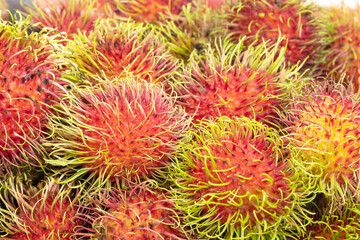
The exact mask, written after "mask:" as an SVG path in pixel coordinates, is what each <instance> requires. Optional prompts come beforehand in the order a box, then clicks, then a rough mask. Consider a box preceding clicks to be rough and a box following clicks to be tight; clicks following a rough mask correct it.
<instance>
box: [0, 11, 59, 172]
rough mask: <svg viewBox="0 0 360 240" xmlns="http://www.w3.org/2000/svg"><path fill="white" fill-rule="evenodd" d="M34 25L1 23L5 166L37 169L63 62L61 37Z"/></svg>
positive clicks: (1, 155) (0, 154) (0, 124)
mask: <svg viewBox="0 0 360 240" xmlns="http://www.w3.org/2000/svg"><path fill="white" fill-rule="evenodd" d="M34 28H36V26H35V27H31V26H30V25H29V19H28V18H26V19H23V18H22V17H21V15H20V19H19V20H18V21H16V22H5V21H3V20H0V161H1V162H2V164H3V165H4V166H5V168H7V167H9V164H17V163H19V162H23V163H30V164H38V163H39V162H40V161H41V158H42V157H43V156H42V152H43V150H44V149H43V147H42V146H41V143H40V142H41V140H42V139H43V137H44V134H43V131H44V128H45V123H46V121H47V118H46V115H47V113H48V112H49V111H50V110H51V106H52V105H54V104H55V103H56V102H57V101H58V100H59V97H60V94H61V92H62V91H63V90H62V87H61V85H62V82H63V81H62V80H61V79H60V75H61V71H62V70H63V69H64V68H63V67H62V65H63V64H64V61H63V60H61V59H60V58H59V57H58V56H57V52H56V51H57V50H59V49H60V47H59V46H60V44H59V41H57V40H56V38H58V36H57V35H51V36H50V35H48V34H47V33H44V32H43V31H42V30H41V29H40V31H39V32H37V31H32V29H34Z"/></svg>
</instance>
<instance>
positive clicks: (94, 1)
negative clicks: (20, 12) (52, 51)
mask: <svg viewBox="0 0 360 240" xmlns="http://www.w3.org/2000/svg"><path fill="white" fill-rule="evenodd" d="M105 5H106V3H105V2H104V1H99V0H55V1H47V0H34V1H32V4H31V5H26V6H25V7H24V9H25V11H26V12H27V13H29V15H30V16H31V19H32V21H33V22H35V23H38V22H39V23H41V24H42V25H43V26H44V27H51V28H54V29H57V30H59V31H60V32H65V33H67V34H68V38H69V39H72V38H73V35H74V34H77V33H78V31H82V32H86V33H89V32H90V31H92V30H93V29H94V23H95V21H96V20H98V19H99V18H104V17H106V14H105V10H104V8H105Z"/></svg>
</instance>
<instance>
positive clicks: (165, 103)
mask: <svg viewBox="0 0 360 240" xmlns="http://www.w3.org/2000/svg"><path fill="white" fill-rule="evenodd" d="M74 91H75V89H74ZM75 95H77V96H78V97H75ZM58 110H59V113H61V114H62V116H61V117H58V116H56V115H54V116H53V117H51V119H52V125H51V126H50V129H52V131H53V134H54V135H53V136H54V139H52V140H49V142H48V143H46V144H45V145H47V146H50V147H51V148H52V150H53V152H52V154H51V158H50V159H48V160H47V161H48V163H50V164H53V165H60V166H64V165H70V166H78V165H82V166H83V167H85V168H86V169H88V170H90V171H93V172H96V173H97V174H99V175H101V176H103V177H104V176H106V177H110V178H111V179H112V180H114V179H116V178H120V179H130V180H138V179H139V178H140V179H143V178H147V177H149V176H153V175H154V174H156V173H157V171H159V170H160V169H161V168H164V167H165V165H166V163H167V162H168V161H169V156H172V154H173V153H174V151H175V150H176V149H177V144H178V139H181V138H182V134H183V131H184V129H186V127H187V125H188V122H189V120H187V119H186V115H185V113H184V111H183V110H182V109H181V108H179V107H177V106H175V104H174V101H173V100H172V99H171V98H170V97H168V96H166V94H165V92H164V91H163V89H162V88H161V87H160V86H156V85H153V84H151V83H147V82H145V81H144V80H143V81H137V80H136V79H133V78H131V76H128V78H127V79H121V80H119V82H117V83H114V84H112V83H110V82H106V83H104V85H102V87H101V89H99V90H95V89H93V88H90V87H88V88H86V89H85V90H76V91H75V92H74V93H71V95H69V96H68V97H67V98H66V99H65V100H64V101H63V102H62V104H61V107H60V108H59V109H58ZM69 143H71V144H69ZM60 146H61V147H60ZM59 147H60V148H59ZM75 155H76V158H75V159H74V158H73V156H75Z"/></svg>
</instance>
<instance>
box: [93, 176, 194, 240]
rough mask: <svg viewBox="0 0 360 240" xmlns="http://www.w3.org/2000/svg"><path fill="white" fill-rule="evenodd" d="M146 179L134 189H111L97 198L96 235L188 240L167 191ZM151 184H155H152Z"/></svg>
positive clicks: (120, 237)
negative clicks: (155, 187)
mask: <svg viewBox="0 0 360 240" xmlns="http://www.w3.org/2000/svg"><path fill="white" fill-rule="evenodd" d="M150 185H153V184H152V183H151V182H146V185H145V184H143V185H141V186H138V187H133V188H132V189H131V190H123V191H120V190H118V189H115V188H113V189H111V190H110V191H106V192H107V194H100V196H101V198H97V199H95V200H94V203H95V204H94V205H95V206H96V208H95V212H96V214H94V215H95V217H93V220H92V221H93V224H92V227H93V230H94V236H95V238H96V239H127V240H131V239H134V240H146V239H153V240H160V239H161V240H170V239H172V240H181V239H183V240H185V239H189V238H187V237H186V233H185V231H184V230H183V229H182V228H181V226H180V222H179V217H178V214H179V213H178V211H177V210H176V209H174V204H173V203H172V202H171V200H169V199H166V198H165V197H164V195H163V194H166V191H162V190H160V189H154V186H152V187H151V186H150ZM150 187H151V188H150Z"/></svg>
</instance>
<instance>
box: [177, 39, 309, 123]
mask: <svg viewBox="0 0 360 240" xmlns="http://www.w3.org/2000/svg"><path fill="white" fill-rule="evenodd" d="M278 47H279V42H278V43H277V44H275V45H273V46H271V47H268V46H267V44H266V43H263V44H261V45H258V46H255V47H254V46H250V47H248V49H246V50H245V51H243V49H244V45H243V44H242V42H240V43H238V44H233V43H231V42H229V41H228V39H226V40H224V41H221V40H218V41H217V42H216V44H215V48H210V47H208V48H207V49H206V51H205V53H204V54H203V55H202V56H195V55H194V57H193V58H192V59H190V63H189V64H188V66H187V67H186V68H185V69H184V71H183V72H182V73H181V74H180V75H179V77H178V78H177V79H178V82H180V84H179V85H178V86H175V91H176V92H177V96H178V98H177V99H178V100H177V103H178V104H179V105H181V106H183V107H184V108H185V110H186V112H187V113H188V114H189V115H192V116H193V118H194V120H201V119H203V118H211V117H219V116H228V117H233V116H237V117H241V116H245V117H249V118H253V119H256V120H258V121H261V122H267V123H268V122H272V123H275V122H276V119H277V113H276V112H277V109H279V108H281V107H282V106H283V105H284V104H285V103H286V102H287V99H289V96H288V94H289V92H290V90H292V91H295V90H296V88H298V87H299V86H300V85H301V84H303V83H301V81H300V80H299V76H300V75H299V74H298V72H297V71H298V69H299V66H297V65H295V66H293V67H292V68H285V65H284V64H283V60H284V58H283V55H284V52H285V48H281V49H280V56H278V57H276V54H277V52H278V49H279V48H278ZM302 80H303V81H305V78H304V79H302Z"/></svg>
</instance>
